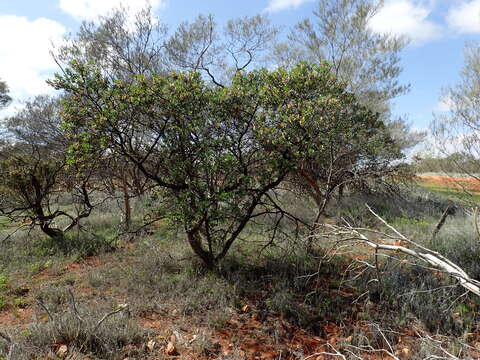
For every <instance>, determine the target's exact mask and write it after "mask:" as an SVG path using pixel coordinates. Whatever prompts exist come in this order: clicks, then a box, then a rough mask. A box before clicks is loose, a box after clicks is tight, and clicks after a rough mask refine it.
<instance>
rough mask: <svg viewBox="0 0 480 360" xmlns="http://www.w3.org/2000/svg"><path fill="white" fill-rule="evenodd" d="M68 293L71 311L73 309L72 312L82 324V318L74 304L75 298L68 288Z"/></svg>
mask: <svg viewBox="0 0 480 360" xmlns="http://www.w3.org/2000/svg"><path fill="white" fill-rule="evenodd" d="M68 293H69V294H70V298H71V299H72V309H73V312H74V313H75V316H76V317H77V319H78V320H80V322H84V320H83V318H82V317H81V316H80V313H79V312H78V309H77V304H76V302H75V296H73V292H72V289H70V288H68Z"/></svg>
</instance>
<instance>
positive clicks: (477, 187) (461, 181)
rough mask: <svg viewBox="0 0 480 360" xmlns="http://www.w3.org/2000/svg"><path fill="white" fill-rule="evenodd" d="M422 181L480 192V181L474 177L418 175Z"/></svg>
mask: <svg viewBox="0 0 480 360" xmlns="http://www.w3.org/2000/svg"><path fill="white" fill-rule="evenodd" d="M417 177H418V178H419V179H420V182H422V183H427V184H431V185H434V186H439V187H445V188H448V187H450V188H453V189H457V190H469V191H472V192H475V193H480V181H479V180H477V179H475V178H472V177H453V176H434V175H417Z"/></svg>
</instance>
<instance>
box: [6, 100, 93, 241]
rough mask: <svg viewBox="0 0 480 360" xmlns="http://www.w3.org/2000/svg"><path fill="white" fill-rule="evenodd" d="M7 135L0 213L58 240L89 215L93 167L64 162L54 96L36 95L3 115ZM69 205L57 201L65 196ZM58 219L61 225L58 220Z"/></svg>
mask: <svg viewBox="0 0 480 360" xmlns="http://www.w3.org/2000/svg"><path fill="white" fill-rule="evenodd" d="M6 128H7V131H8V133H9V138H10V141H8V142H7V143H4V144H3V145H2V147H1V148H0V173H1V176H2V182H1V184H0V194H1V195H0V214H1V215H2V216H6V217H8V218H9V219H11V220H12V221H14V222H22V223H28V224H30V225H31V226H38V227H39V228H40V229H41V230H42V231H43V232H44V233H45V234H47V235H48V236H50V237H52V238H54V239H56V240H58V241H59V242H60V241H61V239H62V238H63V235H64V234H65V233H66V232H68V231H69V230H71V229H73V228H74V227H75V226H76V225H78V223H79V221H80V220H81V219H82V218H86V217H87V216H89V215H90V213H91V211H92V210H93V208H94V207H95V204H93V203H92V202H91V201H90V197H91V193H92V191H94V190H93V189H92V188H91V187H90V186H89V185H90V184H89V182H90V180H91V177H92V176H93V174H94V170H93V169H91V170H90V171H88V172H84V173H83V174H82V176H77V173H76V172H75V171H72V169H69V168H68V167H67V150H68V146H69V145H70V144H71V142H70V141H69V139H68V138H67V136H66V134H65V132H64V131H63V130H62V128H61V121H60V117H59V101H58V99H55V98H51V97H47V96H39V97H37V98H35V99H34V100H33V101H31V102H27V103H26V104H25V107H24V109H22V110H21V111H19V112H18V113H17V114H16V115H15V116H13V117H11V118H9V119H7V123H6ZM68 195H70V196H71V199H70V204H69V205H71V206H67V207H64V206H61V204H62V203H63V202H62V201H60V200H61V199H62V198H65V196H68ZM61 224H63V226H61Z"/></svg>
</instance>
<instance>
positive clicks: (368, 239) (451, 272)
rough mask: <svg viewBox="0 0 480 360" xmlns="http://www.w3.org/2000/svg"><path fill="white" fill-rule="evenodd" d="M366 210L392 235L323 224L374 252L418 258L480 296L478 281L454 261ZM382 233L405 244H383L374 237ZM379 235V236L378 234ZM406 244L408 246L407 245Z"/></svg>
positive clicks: (331, 232) (333, 233) (334, 232)
mask: <svg viewBox="0 0 480 360" xmlns="http://www.w3.org/2000/svg"><path fill="white" fill-rule="evenodd" d="M367 208H368V210H369V211H370V212H371V213H372V214H373V215H374V216H375V217H376V218H377V219H379V220H380V221H381V222H382V223H383V224H384V225H385V226H386V227H387V228H388V229H390V231H391V232H392V233H393V234H394V235H393V236H392V235H390V234H386V233H379V232H378V231H376V230H369V229H364V228H355V227H353V226H350V225H349V224H347V225H346V226H335V225H330V224H325V225H324V227H326V228H329V229H330V230H331V231H330V233H329V235H334V236H339V237H340V238H342V239H343V240H351V241H358V242H361V243H363V244H366V245H368V246H370V247H371V248H373V249H374V250H375V253H377V252H378V251H381V250H383V251H388V252H400V253H403V254H405V255H408V256H410V257H412V258H415V259H417V260H420V261H422V262H424V263H426V264H428V265H429V266H430V267H432V268H434V269H437V270H440V271H442V272H444V273H445V274H447V275H448V276H451V277H453V278H455V279H457V280H458V281H459V283H460V285H461V286H463V287H464V288H465V289H467V290H468V291H470V292H472V293H474V294H476V295H477V296H480V282H479V281H477V280H475V279H472V278H471V277H470V276H469V275H468V274H467V273H466V272H465V271H464V270H463V269H462V268H461V267H460V266H459V265H457V264H455V263H454V262H452V261H450V260H449V259H447V258H446V257H444V256H443V255H442V254H440V253H438V252H436V251H433V250H430V249H428V248H426V247H424V246H422V245H420V244H418V243H416V242H415V241H413V240H411V239H408V238H407V237H405V236H404V235H403V234H401V233H400V232H399V231H398V230H396V229H395V228H394V227H393V226H391V225H390V224H388V223H387V222H386V221H385V220H384V219H382V218H381V217H380V216H379V215H377V214H376V213H375V212H374V211H373V210H372V209H371V208H370V207H369V206H368V205H367ZM368 233H370V234H371V236H367V235H366V234H368ZM379 234H380V235H383V236H384V238H388V239H389V240H393V241H395V240H397V241H401V242H403V243H405V244H406V245H405V246H404V245H397V244H385V243H382V242H380V241H378V240H376V239H374V236H373V235H375V237H379V236H378V235H379ZM380 237H381V236H380ZM407 246H408V247H407Z"/></svg>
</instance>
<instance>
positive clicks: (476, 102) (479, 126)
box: [432, 43, 480, 180]
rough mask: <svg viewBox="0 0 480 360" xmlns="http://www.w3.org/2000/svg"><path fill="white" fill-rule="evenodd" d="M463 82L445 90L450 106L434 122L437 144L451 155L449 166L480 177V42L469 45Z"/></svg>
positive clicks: (443, 151)
mask: <svg viewBox="0 0 480 360" xmlns="http://www.w3.org/2000/svg"><path fill="white" fill-rule="evenodd" d="M464 56H465V63H464V66H463V69H462V71H461V73H460V82H459V83H458V84H456V85H454V86H451V87H449V88H447V89H445V90H444V93H443V95H442V99H443V100H445V99H448V103H449V105H450V110H449V111H448V113H446V114H437V115H436V116H435V119H434V121H433V123H432V128H433V135H434V138H435V145H436V148H437V149H438V150H439V152H440V155H442V156H444V157H445V156H448V159H449V160H450V161H451V162H450V163H449V169H445V170H447V171H448V172H451V171H452V170H453V169H452V168H454V169H455V170H454V171H455V172H457V173H464V174H468V175H469V176H471V177H473V178H475V179H477V180H480V176H479V174H480V134H479V130H480V46H479V45H478V44H473V43H472V44H468V45H467V46H466V47H465V55H464Z"/></svg>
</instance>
